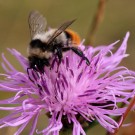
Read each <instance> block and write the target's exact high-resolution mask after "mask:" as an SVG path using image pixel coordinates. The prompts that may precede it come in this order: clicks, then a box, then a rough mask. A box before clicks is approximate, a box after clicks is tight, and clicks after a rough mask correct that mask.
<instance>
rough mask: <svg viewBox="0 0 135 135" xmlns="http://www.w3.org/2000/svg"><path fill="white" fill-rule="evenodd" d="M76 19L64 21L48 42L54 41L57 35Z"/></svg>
mask: <svg viewBox="0 0 135 135" xmlns="http://www.w3.org/2000/svg"><path fill="white" fill-rule="evenodd" d="M75 20H76V19H74V20H72V21H68V22H65V23H63V24H62V25H61V26H60V27H59V28H58V29H57V30H56V31H55V32H54V34H53V35H52V36H51V38H50V39H49V40H48V42H47V44H50V43H51V42H53V41H54V40H55V38H56V37H57V36H59V35H60V34H61V33H62V32H63V31H65V29H66V28H67V27H69V26H70V25H71V24H72V23H73V22H74V21H75Z"/></svg>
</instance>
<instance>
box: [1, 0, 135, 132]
mask: <svg viewBox="0 0 135 135" xmlns="http://www.w3.org/2000/svg"><path fill="white" fill-rule="evenodd" d="M97 5H98V0H84V1H79V0H74V1H73V0H67V1H64V0H57V1H56V0H39V1H37V0H23V1H19V0H13V1H9V0H4V1H3V0H0V54H1V53H2V52H4V53H5V55H6V56H7V58H8V59H9V61H11V62H12V63H13V65H14V66H16V68H18V69H19V70H21V67H19V65H18V63H17V62H16V61H15V59H14V58H13V57H12V56H11V55H9V54H8V52H7V50H6V48H15V49H17V50H18V51H20V52H21V53H22V54H24V55H25V56H27V53H26V48H27V46H28V45H29V42H30V34H29V27H28V23H27V22H28V21H27V19H28V14H29V12H30V11H31V10H39V11H40V12H41V13H42V14H43V15H44V16H45V17H46V18H47V21H48V25H49V26H51V27H57V26H59V25H60V24H61V23H63V22H64V21H67V20H71V19H74V18H77V21H76V22H75V23H74V24H73V25H72V26H71V28H72V29H74V30H75V31H77V32H78V33H79V34H80V36H81V38H82V39H83V38H85V37H86V34H87V31H88V28H89V27H90V24H91V22H92V19H93V17H94V15H95V12H96V10H97ZM134 15H135V0H108V2H107V5H106V11H105V15H104V21H103V22H102V23H101V24H100V27H99V29H98V31H97V34H96V40H95V46H98V45H108V44H110V43H112V42H114V41H116V40H118V39H121V40H122V39H123V37H124V36H125V34H126V32H127V31H130V33H131V36H130V39H129V42H128V50H127V53H128V54H130V57H128V58H126V59H125V60H124V61H123V62H122V64H123V65H125V66H127V67H128V68H130V69H132V70H135V64H134V59H135V17H134ZM1 60H2V59H1V58H0V61H1ZM0 72H2V73H3V72H4V71H3V69H2V68H1V67H0ZM9 96H10V95H9V94H8V95H7V94H5V93H3V94H0V99H3V98H6V97H9ZM4 113H5V112H4ZM3 115H4V114H3V112H0V117H2V116H3ZM130 119H132V117H131V116H130ZM44 124H45V125H46V124H47V121H43V120H42V122H41V126H43V125H44ZM14 130H15V129H13V128H12V129H7V128H6V129H2V130H0V135H12V134H13V133H12V132H14ZM104 133H105V131H104V129H103V128H102V127H100V126H96V127H95V128H93V129H92V130H90V132H89V133H88V134H91V135H104ZM27 134H28V132H27V130H26V131H25V132H23V135H27ZM119 134H120V135H124V134H123V132H122V131H121V132H120V133H119ZM125 135H126V134H125Z"/></svg>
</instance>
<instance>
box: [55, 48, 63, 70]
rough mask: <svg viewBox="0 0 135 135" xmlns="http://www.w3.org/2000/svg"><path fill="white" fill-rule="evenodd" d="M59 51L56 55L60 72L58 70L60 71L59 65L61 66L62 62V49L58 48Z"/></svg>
mask: <svg viewBox="0 0 135 135" xmlns="http://www.w3.org/2000/svg"><path fill="white" fill-rule="evenodd" d="M56 50H57V53H56V55H57V56H58V59H59V61H58V67H57V72H58V69H59V65H60V64H61V60H62V49H61V48H56Z"/></svg>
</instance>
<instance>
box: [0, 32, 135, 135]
mask: <svg viewBox="0 0 135 135" xmlns="http://www.w3.org/2000/svg"><path fill="white" fill-rule="evenodd" d="M128 37H129V33H127V34H126V36H125V38H124V41H123V42H122V44H121V46H120V47H119V48H118V49H117V51H116V52H115V53H113V52H112V50H113V48H114V46H115V45H116V43H117V42H118V41H117V42H115V43H113V44H110V45H108V46H99V47H95V48H94V47H91V46H89V47H85V46H84V45H82V44H81V45H80V46H79V47H80V49H82V50H83V52H84V54H85V56H86V57H87V58H88V59H89V61H90V66H88V65H87V64H86V63H85V62H84V61H83V60H82V59H81V58H80V57H79V56H77V55H76V54H75V53H73V52H71V51H69V52H67V53H66V54H65V56H64V57H63V59H62V63H61V64H60V66H59V70H58V72H56V70H57V61H53V65H52V69H51V70H50V68H48V67H45V69H44V73H40V72H38V71H34V70H32V69H29V70H28V72H27V69H28V66H29V63H28V60H27V58H25V57H24V56H22V55H21V54H20V53H19V52H18V51H16V50H15V49H9V51H10V53H11V54H12V55H14V56H15V57H16V59H17V61H19V62H20V64H21V66H22V67H23V69H24V72H20V71H18V70H17V69H15V68H14V67H13V66H12V65H11V64H10V63H9V62H8V60H7V59H6V58H5V56H4V55H2V57H3V60H4V63H2V66H3V69H4V70H5V72H6V73H5V74H1V76H4V77H5V80H1V81H0V89H1V90H3V91H6V92H14V93H15V95H14V96H13V97H11V98H9V99H5V100H1V101H0V104H1V105H3V106H1V107H0V110H7V111H9V112H10V114H9V115H8V116H6V117H4V118H1V119H0V128H3V127H7V126H20V127H19V129H18V131H17V132H16V133H15V135H19V134H20V133H21V132H22V131H23V129H24V128H25V127H26V126H27V124H28V123H29V121H30V120H31V119H32V120H33V122H32V127H31V130H30V135H33V134H34V132H36V133H37V134H43V135H48V134H51V133H52V134H53V135H58V134H59V131H60V130H61V129H62V128H63V127H64V126H65V122H66V124H70V125H72V126H73V131H72V134H73V135H80V134H83V135H86V133H85V131H84V129H83V127H82V125H81V123H80V120H79V118H83V120H85V121H87V122H88V123H91V122H92V121H95V120H97V121H98V122H99V123H100V124H101V125H102V126H103V127H104V128H105V129H106V130H108V131H109V132H114V129H116V128H118V127H119V124H120V123H117V122H116V121H115V120H114V119H113V118H112V116H122V114H123V113H124V112H125V110H126V107H121V108H119V106H118V104H119V103H125V104H127V105H128V104H129V101H128V100H129V99H131V98H132V97H133V95H134V89H135V79H134V77H135V72H133V71H131V70H128V69H127V68H126V67H124V66H119V63H120V62H121V60H122V59H123V58H125V57H127V56H128V55H127V54H126V47H127V40H128ZM14 104H15V105H16V106H14ZM4 105H11V107H5V106H4ZM42 111H45V112H46V114H49V124H48V126H47V127H45V128H44V129H43V130H42V131H39V130H37V128H36V125H37V121H38V117H39V115H41V114H43V115H44V113H42Z"/></svg>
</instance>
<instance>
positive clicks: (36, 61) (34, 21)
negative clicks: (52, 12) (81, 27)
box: [27, 11, 90, 72]
mask: <svg viewBox="0 0 135 135" xmlns="http://www.w3.org/2000/svg"><path fill="white" fill-rule="evenodd" d="M74 21H75V20H71V21H67V22H65V23H63V24H62V25H61V26H60V27H58V28H57V29H51V28H50V29H48V30H46V26H47V21H46V19H45V18H44V17H43V15H41V14H40V13H39V12H38V11H32V12H31V13H30V14H29V18H28V23H29V29H30V35H31V42H30V44H29V47H28V49H27V52H28V60H29V66H30V67H29V68H32V69H35V70H37V69H38V70H39V71H41V72H42V71H44V67H45V66H51V64H50V59H51V58H52V57H53V56H54V55H55V56H56V57H57V58H58V65H60V63H61V60H62V57H63V53H64V52H66V51H69V50H72V51H73V52H74V53H76V54H77V55H78V56H80V57H81V58H82V59H83V60H85V61H86V63H87V65H89V64H90V62H89V60H88V59H87V57H85V55H84V54H83V52H82V51H81V50H80V49H79V48H78V45H79V44H80V37H79V36H78V34H77V33H76V32H74V31H72V30H70V29H67V28H68V27H69V26H70V25H71V24H72V23H73V22H74Z"/></svg>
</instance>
